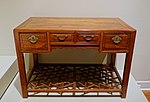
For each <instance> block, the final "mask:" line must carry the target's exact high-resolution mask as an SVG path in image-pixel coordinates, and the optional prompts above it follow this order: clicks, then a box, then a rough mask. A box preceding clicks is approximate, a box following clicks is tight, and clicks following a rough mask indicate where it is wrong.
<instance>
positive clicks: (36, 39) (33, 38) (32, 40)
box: [28, 35, 39, 44]
mask: <svg viewBox="0 0 150 102" xmlns="http://www.w3.org/2000/svg"><path fill="white" fill-rule="evenodd" d="M38 39H39V38H38V37H37V36H35V35H32V36H30V37H29V38H28V41H29V42H30V43H32V44H35V43H36V42H37V41H38Z"/></svg>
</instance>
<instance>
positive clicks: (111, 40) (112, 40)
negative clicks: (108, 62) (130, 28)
mask: <svg viewBox="0 0 150 102" xmlns="http://www.w3.org/2000/svg"><path fill="white" fill-rule="evenodd" d="M102 39H103V41H102V50H103V51H104V50H116V51H119V50H123V51H124V50H126V51H127V50H128V49H129V40H130V34H126V33H104V34H103V38H102Z"/></svg>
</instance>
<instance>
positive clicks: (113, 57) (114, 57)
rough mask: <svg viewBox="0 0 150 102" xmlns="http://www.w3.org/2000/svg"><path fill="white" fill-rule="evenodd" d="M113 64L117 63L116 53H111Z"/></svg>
mask: <svg viewBox="0 0 150 102" xmlns="http://www.w3.org/2000/svg"><path fill="white" fill-rule="evenodd" d="M110 63H111V65H113V66H114V65H115V63H116V53H112V54H111V62H110Z"/></svg>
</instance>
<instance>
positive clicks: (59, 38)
mask: <svg viewBox="0 0 150 102" xmlns="http://www.w3.org/2000/svg"><path fill="white" fill-rule="evenodd" d="M67 37H68V35H65V36H59V35H57V39H58V40H59V41H65V40H66V38H67Z"/></svg>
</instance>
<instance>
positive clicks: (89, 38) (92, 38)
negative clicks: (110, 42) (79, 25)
mask: <svg viewBox="0 0 150 102" xmlns="http://www.w3.org/2000/svg"><path fill="white" fill-rule="evenodd" d="M99 41H100V35H99V34H98V33H96V32H78V33H77V42H78V43H83V44H84V43H85V44H99Z"/></svg>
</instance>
